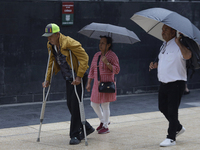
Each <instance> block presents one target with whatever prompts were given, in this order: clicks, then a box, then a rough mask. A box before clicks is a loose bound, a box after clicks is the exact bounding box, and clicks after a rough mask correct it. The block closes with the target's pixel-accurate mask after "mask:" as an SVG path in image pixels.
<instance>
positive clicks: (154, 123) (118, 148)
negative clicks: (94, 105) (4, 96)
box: [0, 90, 200, 150]
mask: <svg viewBox="0 0 200 150" xmlns="http://www.w3.org/2000/svg"><path fill="white" fill-rule="evenodd" d="M156 97H157V95H155V94H144V95H138V96H126V97H123V100H124V102H126V103H128V101H125V100H127V99H132V101H133V99H134V100H135V101H137V100H139V101H138V103H137V104H135V102H133V103H132V105H136V106H134V107H133V108H136V107H137V106H139V108H138V109H141V110H142V109H143V110H145V109H146V107H147V103H148V102H149V101H150V102H153V99H155V98H156ZM199 97H200V90H196V91H191V95H187V96H184V97H183V102H182V105H181V109H179V120H180V122H181V124H183V126H184V127H185V128H186V132H185V133H183V134H182V135H180V136H179V137H178V138H177V141H176V143H177V144H176V145H175V146H172V147H165V148H163V147H160V146H159V144H160V142H162V141H163V140H164V139H165V138H166V134H167V127H168V122H167V121H166V119H165V118H164V116H163V115H162V114H161V113H160V112H159V111H158V110H157V111H152V110H151V111H149V112H146V111H143V112H141V113H131V112H134V110H130V111H129V112H126V114H125V113H124V114H123V113H121V114H122V115H112V116H111V117H110V121H111V124H110V125H109V129H110V133H108V134H104V135H99V134H98V133H97V132H96V131H95V132H94V133H92V134H91V135H89V136H88V137H87V140H88V146H85V141H84V140H82V141H81V143H80V144H79V145H69V140H70V138H69V125H70V122H69V121H54V122H52V123H44V124H43V125H42V131H41V136H40V142H37V137H38V130H39V118H37V119H38V120H37V122H38V124H36V123H33V124H31V125H25V126H13V127H9V128H6V127H4V128H0V150H198V149H200V148H199V147H200V140H199V139H200V129H199V126H200V107H199V106H200V103H199V101H198V99H199ZM118 99H120V98H118ZM145 99H146V101H145ZM120 102H121V101H119V102H117V103H119V104H120V105H122V104H121V103H120ZM117 103H115V104H113V105H117ZM140 103H141V104H140ZM145 103H146V105H145ZM155 103H156V100H155ZM113 105H112V107H113ZM127 105H129V106H130V103H128V104H127ZM148 105H149V106H150V103H149V104H148ZM142 106H144V108H143V107H142ZM186 106H187V107H186ZM7 107H8V106H7ZM7 107H2V108H7ZM35 107H36V106H35ZM54 107H55V104H54ZM115 107H116V106H115ZM2 108H0V109H2ZM19 108H20V109H21V110H22V107H19ZM25 108H27V109H28V108H29V110H30V111H33V112H34V110H32V109H30V108H31V106H29V107H27V106H24V109H23V111H24V112H27V111H25ZM39 108H41V105H39ZM60 108H61V107H60ZM127 108H128V106H127ZM130 108H131V106H130V107H129V109H130ZM12 109H13V112H14V108H12ZM34 109H35V110H38V108H34ZM2 110H4V109H2ZM6 110H8V111H7V114H8V116H11V117H10V118H9V117H8V118H9V119H12V118H13V119H14V118H15V114H9V108H7V109H6ZM112 111H113V112H117V110H116V111H115V110H114V109H113V110H112ZM121 111H123V110H121ZM124 111H126V110H125V109H124ZM17 112H19V110H17V107H15V113H17ZM37 113H38V114H39V113H40V112H37ZM54 113H55V112H54ZM111 113H112V112H111ZM4 114H6V112H4ZM20 115H21V114H20ZM29 116H30V115H29V114H28V117H29ZM86 116H87V113H86ZM37 117H38V116H37ZM46 117H47V115H46ZM55 117H56V116H54V118H55ZM7 121H9V120H7ZM25 121H27V120H25ZM87 121H88V122H90V124H91V125H92V126H93V127H94V128H96V127H97V126H98V125H99V120H98V119H97V118H94V117H93V118H92V117H90V119H87ZM4 123H5V122H3V120H1V124H4ZM10 126H11V125H10Z"/></svg>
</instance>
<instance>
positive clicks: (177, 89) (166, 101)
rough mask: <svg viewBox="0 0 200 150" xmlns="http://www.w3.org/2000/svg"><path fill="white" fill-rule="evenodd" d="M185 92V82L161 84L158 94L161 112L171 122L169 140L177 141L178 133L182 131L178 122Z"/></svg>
mask: <svg viewBox="0 0 200 150" xmlns="http://www.w3.org/2000/svg"><path fill="white" fill-rule="evenodd" d="M184 90H185V81H175V82H170V83H167V84H164V83H161V84H160V89H159V94H158V107H159V110H160V111H161V112H162V113H163V114H164V116H165V117H166V118H167V120H168V121H169V127H168V135H167V138H169V139H173V140H176V132H177V131H180V130H181V129H182V125H181V124H180V122H179V120H178V108H179V105H180V102H181V97H182V95H183V92H184Z"/></svg>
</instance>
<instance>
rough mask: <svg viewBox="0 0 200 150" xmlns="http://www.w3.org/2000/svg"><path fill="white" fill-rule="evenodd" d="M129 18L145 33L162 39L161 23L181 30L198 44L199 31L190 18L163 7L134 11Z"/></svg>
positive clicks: (199, 41)
mask: <svg viewBox="0 0 200 150" xmlns="http://www.w3.org/2000/svg"><path fill="white" fill-rule="evenodd" d="M131 20H133V21H134V22H135V23H137V24H138V25H139V26H140V27H142V28H143V29H144V30H145V31H146V32H147V33H149V34H150V35H153V36H155V37H156V38H158V39H160V40H163V38H162V35H161V32H162V26H163V24H166V25H168V26H170V27H171V28H173V29H175V30H177V31H178V32H181V33H182V34H184V35H185V36H187V37H189V38H191V39H193V40H194V41H196V42H197V43H198V44H200V31H199V29H198V28H197V27H195V26H194V25H193V24H192V23H191V22H190V20H188V19H187V18H185V17H183V16H181V15H179V14H178V13H176V12H173V11H170V10H167V9H164V8H150V9H146V10H143V11H139V12H137V13H135V14H134V15H133V16H132V17H131Z"/></svg>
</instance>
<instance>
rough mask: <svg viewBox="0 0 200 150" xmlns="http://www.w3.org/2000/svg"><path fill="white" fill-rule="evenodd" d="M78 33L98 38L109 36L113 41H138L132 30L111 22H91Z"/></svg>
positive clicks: (131, 42)
mask: <svg viewBox="0 0 200 150" xmlns="http://www.w3.org/2000/svg"><path fill="white" fill-rule="evenodd" d="M78 33H81V34H83V35H85V36H87V37H89V38H94V39H100V36H104V35H106V36H110V37H112V39H113V43H126V44H133V43H136V42H139V41H140V39H139V38H138V37H137V35H136V34H135V33H134V32H133V31H130V30H128V29H126V28H124V27H119V26H115V25H111V24H103V23H94V22H93V23H91V24H89V25H86V26H85V27H83V28H82V29H81V30H80V31H79V32H78Z"/></svg>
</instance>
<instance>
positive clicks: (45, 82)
mask: <svg viewBox="0 0 200 150" xmlns="http://www.w3.org/2000/svg"><path fill="white" fill-rule="evenodd" d="M50 56H51V50H50V51H49V58H48V62H47V68H46V74H45V80H44V83H43V103H42V109H41V114H40V127H39V133H38V138H37V142H40V132H41V128H42V122H43V119H44V112H45V107H46V101H47V97H48V95H49V91H50V86H51V80H50V81H49V82H47V80H46V78H47V72H48V66H49V60H50ZM53 66H54V62H52V68H51V79H52V75H53ZM48 86H49V88H48V90H47V93H46V96H45V88H46V87H48Z"/></svg>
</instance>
